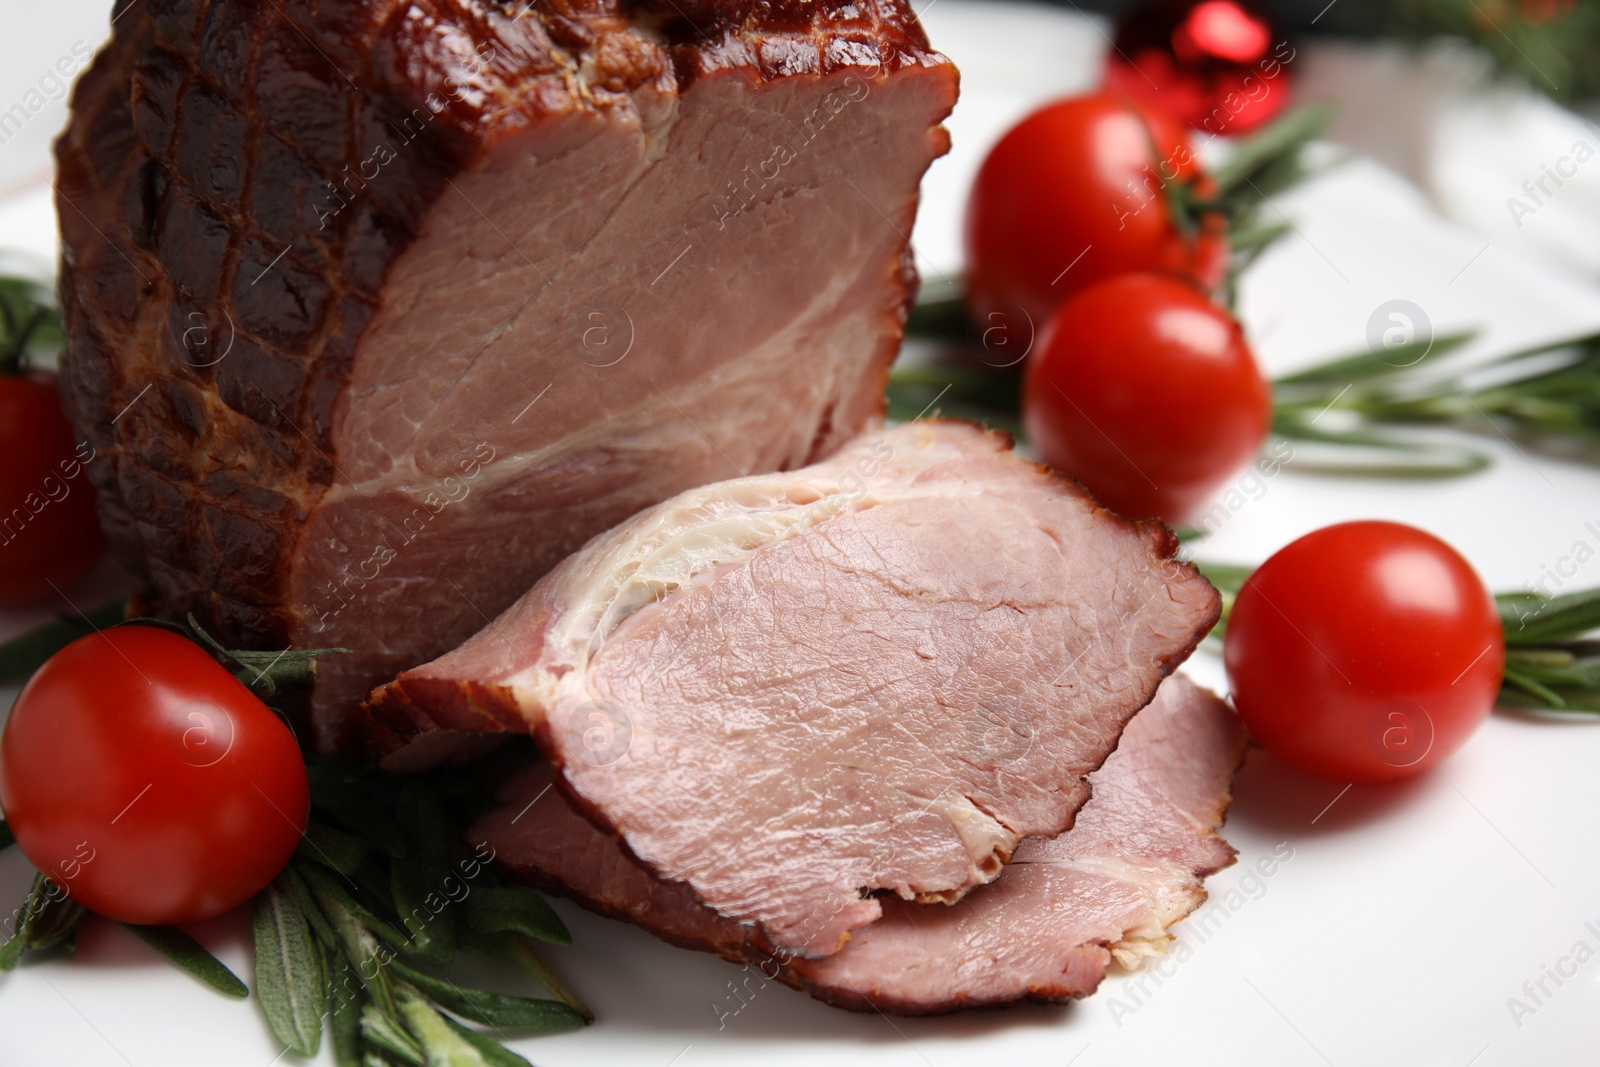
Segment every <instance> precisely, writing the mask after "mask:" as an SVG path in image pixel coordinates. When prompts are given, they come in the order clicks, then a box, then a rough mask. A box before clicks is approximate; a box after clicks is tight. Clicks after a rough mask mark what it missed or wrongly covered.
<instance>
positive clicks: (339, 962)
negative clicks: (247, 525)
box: [0, 605, 594, 1067]
mask: <svg viewBox="0 0 1600 1067" xmlns="http://www.w3.org/2000/svg"><path fill="white" fill-rule="evenodd" d="M122 614H123V612H122V608H121V605H115V606H108V607H107V608H105V609H102V611H101V612H97V613H96V615H97V616H101V617H102V618H104V620H105V621H107V622H112V621H115V620H119V619H120V618H121V616H122ZM134 621H136V622H139V623H142V624H143V623H147V624H151V625H162V626H167V627H169V628H171V629H174V630H177V631H179V632H182V633H185V634H186V635H188V636H191V637H193V638H195V639H196V640H198V641H200V642H201V643H202V644H204V645H205V646H206V647H208V648H209V649H210V650H211V651H212V652H213V654H214V655H215V656H216V657H217V658H218V659H219V660H220V661H221V662H223V663H224V664H225V665H227V666H229V667H230V668H232V669H234V670H235V673H236V675H237V676H238V677H239V678H240V680H241V681H243V682H245V683H246V684H247V685H250V684H252V683H254V684H253V688H255V690H256V691H257V694H258V695H260V696H262V697H263V698H266V697H268V696H271V695H273V694H275V693H278V692H279V691H280V687H281V686H283V685H286V684H292V683H295V682H299V681H303V680H305V679H306V678H307V677H309V676H310V672H313V671H314V670H315V664H316V657H317V656H319V655H323V654H326V653H327V652H334V651H339V650H336V649H335V650H318V651H316V652H306V653H301V652H292V653H288V654H284V653H252V652H236V651H231V650H228V649H225V648H222V647H221V646H220V644H219V643H218V642H216V641H215V640H214V639H213V638H211V636H210V635H209V634H207V633H206V632H205V631H204V630H203V629H201V628H200V626H199V625H198V624H197V623H195V621H194V620H193V619H191V620H190V622H189V627H187V628H184V627H178V626H174V625H172V624H170V623H157V622H151V621H149V620H134ZM94 628H95V627H94V626H93V625H82V624H77V623H71V622H68V621H66V620H60V621H57V622H55V623H50V624H48V625H46V626H45V627H42V628H41V629H40V630H37V631H34V632H33V633H30V634H26V635H24V636H23V637H20V638H18V639H16V640H15V641H13V642H11V643H10V644H8V645H6V646H3V647H0V665H9V666H8V669H9V670H12V671H19V672H20V671H21V670H22V668H23V667H25V666H26V665H28V664H32V665H33V666H34V667H36V666H37V665H38V664H40V663H42V662H43V661H44V660H45V659H47V658H48V657H49V656H50V655H52V654H54V653H55V652H56V651H58V650H59V649H60V648H61V647H63V646H65V645H66V644H68V643H70V642H71V641H73V640H76V639H77V638H78V637H81V636H82V635H83V634H84V633H86V632H89V631H90V630H92V629H94ZM282 663H287V664H288V667H287V669H286V670H280V669H279V664H282ZM307 777H308V779H309V781H310V783H311V815H310V818H309V819H308V821H307V825H306V830H305V833H304V834H303V835H302V839H301V842H300V845H299V847H298V848H297V850H296V854H295V856H294V857H293V858H292V859H291V860H290V862H289V865H288V866H287V867H286V868H285V869H284V870H283V871H282V872H280V874H279V875H278V877H277V879H276V880H275V881H274V882H273V883H272V885H270V886H268V887H267V888H266V889H264V890H263V891H262V892H261V893H260V894H258V895H257V897H256V899H255V900H254V901H253V902H252V907H251V913H252V914H251V918H252V928H253V930H254V940H255V985H256V996H257V999H258V1000H259V1001H260V1002H261V1005H262V1010H263V1013H264V1014H265V1016H266V1018H267V1023H268V1025H269V1027H270V1028H271V1030H272V1032H273V1035H274V1036H275V1037H277V1038H278V1040H279V1041H281V1042H282V1043H283V1044H284V1046H285V1048H286V1050H287V1051H290V1052H293V1053H295V1054H296V1055H299V1056H307V1057H309V1056H313V1055H315V1054H316V1052H317V1050H318V1049H319V1048H320V1047H321V1042H322V1033H323V1028H324V1024H326V1026H327V1028H328V1030H329V1033H330V1035H331V1036H330V1041H331V1043H332V1045H333V1048H334V1053H335V1060H336V1062H337V1063H339V1064H340V1065H341V1067H343V1065H347V1064H348V1065H354V1067H370V1065H373V1064H396V1063H407V1064H416V1065H419V1067H422V1065H428V1067H432V1065H436V1064H438V1065H448V1067H458V1065H460V1067H473V1065H475V1067H506V1065H523V1067H526V1064H527V1061H526V1060H524V1059H523V1058H522V1057H521V1056H518V1055H517V1054H516V1053H514V1052H511V1051H510V1050H508V1049H506V1048H505V1047H504V1046H502V1045H501V1044H499V1042H498V1041H496V1040H495V1039H494V1038H491V1037H490V1036H489V1035H487V1034H484V1033H482V1032H480V1031H477V1030H474V1029H472V1028H470V1027H469V1026H467V1025H465V1023H475V1024H479V1025H484V1026H489V1027H491V1028H493V1029H494V1030H495V1032H496V1034H497V1035H500V1036H503V1034H502V1032H503V1031H506V1030H521V1031H546V1030H557V1029H568V1028H573V1027H579V1026H583V1025H584V1024H586V1023H588V1022H591V1021H593V1018H594V1016H593V1014H592V1013H591V1012H590V1011H589V1010H588V1008H586V1007H584V1005H583V1004H582V1003H581V1002H580V1001H578V999H577V998H576V997H575V996H573V994H572V993H571V991H570V990H568V989H567V988H565V986H563V985H562V984H561V982H560V981H559V979H557V978H556V977H555V975H554V974H553V973H552V972H551V971H550V969H549V967H548V966H547V965H546V964H545V962H544V961H543V960H542V959H541V958H540V956H539V955H538V953H537V952H536V950H535V949H534V947H533V946H534V944H535V943H536V942H544V943H547V944H554V945H568V944H571V941H572V938H571V935H570V934H569V933H568V932H567V929H566V927H565V925H564V924H563V923H562V922H561V919H560V918H559V917H558V916H557V915H556V913H555V912H554V911H553V910H552V909H551V908H550V906H549V904H548V903H546V902H545V900H544V898H543V897H542V896H540V895H539V894H538V893H536V892H534V891H533V890H531V889H527V888H523V887H520V886H511V885H506V884H503V883H502V881H501V879H500V877H499V876H498V875H497V874H496V873H495V871H494V869H493V868H492V867H491V866H490V864H491V863H492V861H493V859H494V856H493V853H492V852H487V851H485V848H484V847H480V849H479V850H478V851H476V852H473V853H470V854H469V853H467V852H466V850H465V846H464V845H463V844H462V843H461V842H462V841H463V835H462V832H461V829H462V827H463V826H464V825H465V824H466V822H467V820H468V819H469V818H470V817H471V815H472V814H473V813H474V811H475V810H476V809H478V808H480V807H481V806H482V805H483V804H485V803H486V802H487V797H486V796H485V794H484V793H483V790H482V786H481V784H480V783H479V782H478V780H476V779H475V778H473V777H471V776H468V775H465V774H463V773H460V772H450V771H441V772H434V773H432V774H428V775H419V776H413V777H410V778H407V779H405V780H399V779H396V778H394V777H391V776H389V775H385V774H383V773H381V772H379V771H377V770H376V769H374V768H371V767H367V766H362V765H358V764H355V763H352V762H349V761H344V760H340V759H328V760H317V761H314V762H312V763H311V765H310V766H309V767H308V768H307ZM10 837H11V835H10V831H9V829H8V828H7V827H6V824H5V823H4V822H0V847H3V846H4V845H5V844H9V843H10ZM84 915H85V913H84V911H83V909H82V908H81V907H79V906H78V905H77V904H76V903H74V902H73V901H71V900H70V899H69V898H68V897H67V896H66V893H65V891H64V890H62V889H60V888H58V887H57V886H56V885H55V884H54V883H53V882H51V881H50V880H49V879H47V878H45V877H44V876H43V875H39V876H37V877H36V878H35V880H34V884H33V888H32V890H31V891H30V892H29V894H28V899H27V900H26V901H25V902H24V903H23V905H22V907H20V908H19V909H18V910H17V913H16V916H15V917H14V921H13V924H12V927H13V928H14V930H15V933H14V934H13V935H12V936H11V937H10V938H9V939H8V940H5V941H4V942H0V971H6V970H11V969H13V968H14V967H16V965H17V964H18V962H19V961H20V960H21V959H22V958H23V956H24V954H25V953H31V952H43V951H47V950H50V949H52V948H57V947H65V948H66V949H68V950H70V949H71V947H72V943H73V937H74V935H75V933H76V930H77V928H78V925H79V923H80V922H81V921H82V919H83V918H84ZM129 929H130V930H132V931H133V932H134V933H135V934H136V935H137V936H138V937H140V938H141V939H142V940H144V941H145V942H146V943H147V944H150V945H151V946H152V947H154V948H156V949H157V950H158V951H160V952H161V953H162V955H164V956H165V957H167V958H168V959H169V960H171V961H172V962H174V963H175V964H177V965H178V966H180V967H182V968H183V969H185V970H187V971H188V972H189V973H191V974H193V975H195V976H196V977H198V978H200V979H201V980H202V981H205V982H206V983H207V984H209V985H211V986H212V987H213V988H216V989H218V990H219V991H221V992H223V993H226V994H228V995H231V996H242V995H245V993H246V989H245V986H244V984H243V983H242V982H241V981H240V980H239V978H238V977H237V976H236V975H234V974H233V973H232V972H231V971H230V970H229V969H228V968H227V966H226V965H224V964H223V963H222V962H221V961H220V960H218V959H217V958H216V957H215V956H213V955H212V954H211V953H209V952H208V951H206V949H205V948H204V946H202V945H200V944H199V942H197V941H195V940H194V939H193V938H192V937H190V936H188V935H187V934H185V933H183V932H182V931H180V930H177V929H175V928H156V927H129ZM463 950H465V951H471V952H476V953H482V954H495V953H503V954H504V955H506V956H508V957H509V958H510V959H511V960H512V961H514V962H516V963H518V964H519V965H521V966H522V967H523V968H524V969H525V970H527V971H528V973H529V974H530V975H532V976H533V977H534V979H535V980H537V981H538V982H540V983H541V984H542V985H544V986H545V987H546V988H547V989H548V990H549V991H550V993H551V997H552V999H543V998H535V997H526V996H516V995H511V994H506V993H499V992H492V991H488V990H482V989H472V988H465V987H462V986H460V985H458V984H457V983H455V982H454V981H453V980H451V979H450V978H449V977H448V976H447V975H446V974H445V973H444V972H445V970H446V969H447V968H448V967H449V966H450V965H451V963H452V962H453V961H454V960H455V958H456V956H457V955H458V953H459V952H461V951H463ZM463 1020H464V1021H465V1022H463Z"/></svg>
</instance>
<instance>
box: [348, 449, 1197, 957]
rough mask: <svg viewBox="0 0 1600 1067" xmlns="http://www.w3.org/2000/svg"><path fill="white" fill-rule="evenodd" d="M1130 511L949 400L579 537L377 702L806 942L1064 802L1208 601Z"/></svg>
mask: <svg viewBox="0 0 1600 1067" xmlns="http://www.w3.org/2000/svg"><path fill="white" fill-rule="evenodd" d="M1175 548H1176V541H1175V539H1174V538H1173V537H1172V535H1171V533H1170V532H1169V531H1168V530H1167V529H1166V528H1165V527H1163V526H1161V525H1159V524H1156V523H1144V524H1138V525H1136V524H1133V523H1130V522H1128V521H1126V520H1124V519H1122V518H1120V517H1118V516H1115V515H1113V514H1111V513H1109V512H1107V511H1104V510H1103V509H1101V508H1099V507H1097V506H1096V505H1095V503H1094V501H1093V500H1092V499H1090V498H1089V497H1088V496H1087V495H1086V494H1085V493H1084V492H1083V491H1082V490H1081V489H1080V488H1079V487H1078V486H1077V485H1076V484H1075V483H1072V482H1070V481H1067V480H1066V479H1063V478H1060V477H1058V476H1055V475H1052V474H1050V473H1049V472H1048V471H1045V470H1044V469H1042V468H1040V467H1039V466H1037V465H1036V464H1033V463H1029V462H1027V461H1024V460H1022V459H1020V458H1018V457H1016V456H1015V455H1014V454H1012V453H1011V451H1010V441H1009V439H1008V438H1005V437H1004V436H1003V435H999V434H990V433H986V432H984V431H982V430H980V429H978V428H977V427H975V426H971V425H970V424H964V423H933V424H911V425H908V426H902V427H898V428H896V429H893V430H889V431H886V432H884V433H882V434H881V435H869V436H868V437H866V438H863V439H862V440H861V441H859V442H858V443H856V444H854V445H852V446H851V447H849V448H847V449H845V450H844V451H843V452H841V453H840V454H839V455H838V456H836V457H835V458H833V459H831V460H828V461H826V462H823V463H820V464H816V465H814V466H812V467H809V468H806V469H804V470H800V471H796V472H793V473H791V474H784V475H772V476H765V477H759V478H745V479H739V480H735V481H730V482H723V483H720V484H717V485H712V486H707V487H705V488H702V489H697V490H693V491H691V492H688V493H685V494H682V495H681V496H679V497H677V498H675V499H673V500H670V501H667V502H666V503H664V504H661V505H659V506H657V507H655V508H652V509H649V510H647V511H645V512H643V513H641V514H640V515H638V516H636V517H635V518H634V519H632V520H630V521H629V522H627V523H625V524H623V525H622V526H620V527H618V528H617V529H615V530H613V531H611V532H610V533H607V534H604V535H602V536H601V537H598V538H596V539H595V540H593V541H591V542H590V543H589V545H587V546H586V547H585V548H584V549H583V550H582V551H581V552H579V553H577V554H576V555H575V556H573V557H571V558H570V559H568V560H567V561H566V562H564V563H563V564H562V565H561V566H560V567H558V568H557V569H556V570H555V571H554V572H552V573H551V574H550V575H549V576H548V577H546V578H545V579H544V580H543V581H541V582H540V583H539V584H538V585H537V586H535V587H534V589H533V590H531V591H530V592H529V593H528V595H527V596H526V597H524V598H523V599H522V600H521V601H519V602H518V603H517V604H516V605H515V606H513V607H512V608H511V609H510V610H508V611H507V612H506V613H505V614H503V615H502V616H501V617H500V618H499V619H497V620H495V622H494V623H493V624H492V625H491V626H490V627H488V628H487V629H485V630H484V631H482V632H481V633H480V634H478V635H477V636H476V637H474V638H473V639H472V640H471V641H469V642H467V643H466V644H465V645H463V646H462V647H461V648H460V649H458V650H457V651H455V652H452V653H450V654H449V655H447V656H445V657H443V658H441V659H439V660H437V661H435V662H433V663H431V664H428V665H426V666H424V667H420V668H417V669H415V670H412V671H407V672H405V673H404V674H402V675H401V676H400V677H399V679H398V680H396V681H395V682H394V683H392V684H391V685H389V686H386V687H384V688H383V689H382V690H380V691H379V692H378V693H376V694H375V695H374V698H373V701H372V705H371V708H370V709H369V710H370V714H371V716H372V719H373V721H374V723H375V724H377V725H379V726H380V727H384V728H389V729H392V730H395V731H399V732H403V731H405V730H407V729H409V728H411V727H412V726H413V724H419V723H420V724H426V723H433V722H437V723H442V724H445V725H455V724H456V723H458V722H464V723H468V724H473V725H476V726H477V727H478V728H481V724H482V723H483V722H484V721H486V720H487V721H489V722H492V723H497V724H503V725H504V726H505V727H506V728H517V729H522V730H529V729H531V730H533V731H534V732H535V736H536V738H537V739H538V741H539V744H540V746H541V747H542V748H543V750H544V751H545V753H546V754H547V756H548V757H549V758H550V759H551V760H552V762H554V763H555V764H556V765H557V767H558V768H559V769H560V771H561V781H562V785H563V787H564V788H566V789H567V790H569V791H570V793H571V795H572V796H573V797H574V798H575V799H576V800H577V802H578V803H579V804H580V805H581V806H583V807H584V808H585V809H586V810H588V811H589V812H590V813H591V814H592V815H593V816H594V817H595V818H596V819H598V820H600V821H601V822H603V823H604V824H605V825H608V826H611V827H614V828H615V829H616V830H617V831H618V832H619V833H620V834H621V835H622V837H623V838H624V840H625V841H626V842H627V845H628V848H629V849H630V850H631V851H632V852H633V853H634V854H635V855H636V856H638V857H639V858H640V859H641V860H642V861H644V862H645V863H646V864H647V865H648V866H649V867H650V868H651V869H653V870H654V871H656V872H657V873H658V874H660V875H661V876H662V877H664V878H666V879H668V880H672V881H681V882H686V883H688V884H689V885H691V886H692V887H693V889H694V891H695V893H696V894H697V895H698V896H699V898H700V899H701V900H702V901H704V902H705V903H706V904H707V905H709V906H710V907H712V908H713V909H715V910H716V911H717V912H719V913H721V914H723V915H725V916H728V917H730V918H734V919H738V920H742V921H747V922H750V923H754V924H756V925H758V926H759V927H760V928H761V930H762V932H763V935H764V936H765V937H767V938H768V939H769V940H770V941H771V942H772V944H773V945H774V946H775V947H777V948H779V949H782V950H785V951H790V952H794V953H796V954H799V955H805V956H815V957H821V956H826V955H829V954H831V953H834V952H837V951H838V950H839V948H840V947H841V946H842V945H843V944H844V941H845V938H846V936H847V934H848V932H849V931H850V930H852V929H854V928H856V927H859V926H863V925H865V924H867V923H870V922H872V921H873V920H875V919H877V918H878V917H879V915H880V914H881V913H882V909H883V902H882V901H881V900H880V899H879V897H878V896H877V895H876V894H877V893H878V892H879V891H887V892H889V893H890V894H892V895H894V896H897V897H900V898H903V899H905V900H920V901H927V900H943V901H954V900H957V899H959V898H960V897H961V896H962V895H963V894H964V893H966V892H967V891H968V890H970V889H972V888H973V887H974V886H977V885H982V884H984V883H986V882H989V881H991V880H993V879H994V878H995V876H996V875H997V874H999V872H1000V870H1001V867H1002V866H1003V865H1004V863H1005V862H1006V861H1007V860H1008V859H1010V858H1011V856H1012V853H1013V851H1014V850H1015V849H1016V848H1017V845H1018V843H1019V842H1020V841H1021V840H1022V839H1023V838H1026V837H1030V836H1040V837H1053V836H1055V835H1056V834H1058V833H1060V832H1061V831H1062V830H1064V829H1066V828H1067V827H1068V826H1069V825H1071V822H1072V818H1073V815H1074V813H1075V812H1076V811H1077V810H1078V808H1079V807H1080V806H1082V804H1083V801H1084V800H1085V799H1086V797H1087V795H1088V790H1087V787H1086V786H1085V784H1084V779H1085V778H1086V776H1087V775H1088V774H1089V773H1090V772H1091V771H1093V770H1095V769H1096V768H1097V767H1099V766H1100V764H1101V763H1102V762H1103V761H1104V759H1105V758H1106V756H1107V754H1108V753H1110V751H1111V749H1112V748H1113V747H1114V746H1115V744H1116V741H1117V738H1118V736H1119V735H1120V734H1121V733H1122V729H1123V726H1124V725H1125V724H1126V723H1127V720H1128V719H1129V718H1130V717H1131V716H1132V715H1133V714H1134V713H1135V712H1136V711H1138V710H1139V709H1140V708H1141V707H1143V706H1144V705H1145V704H1146V703H1147V702H1148V701H1149V700H1150V698H1151V697H1152V696H1153V695H1154V693H1155V690H1156V686H1157V685H1158V684H1159V683H1160V681H1161V679H1162V678H1163V677H1164V676H1165V675H1166V674H1167V672H1168V671H1169V670H1170V669H1171V668H1172V667H1173V666H1174V665H1175V664H1177V663H1178V662H1181V660H1182V659H1183V658H1184V657H1186V656H1187V655H1188V654H1189V652H1190V651H1191V650H1192V649H1193V648H1194V646H1195V644H1196V643H1197V642H1198V641H1199V640H1200V638H1201V637H1202V636H1203V635H1204V634H1205V632H1206V631H1207V630H1208V629H1209V628H1210V627H1211V625H1212V624H1213V623H1214V622H1215V621H1216V618H1217V614H1218V610H1219V603H1218V598H1217V594H1216V591H1215V590H1214V589H1212V588H1211V586H1210V585H1209V584H1208V583H1207V582H1206V581H1205V580H1204V579H1203V578H1202V577H1200V575H1199V574H1198V572H1196V571H1195V570H1194V569H1193V568H1192V567H1189V566H1188V565H1186V564H1181V563H1178V562H1176V561H1175V560H1173V559H1172V558H1171V556H1172V553H1173V551H1174V550H1175Z"/></svg>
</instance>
